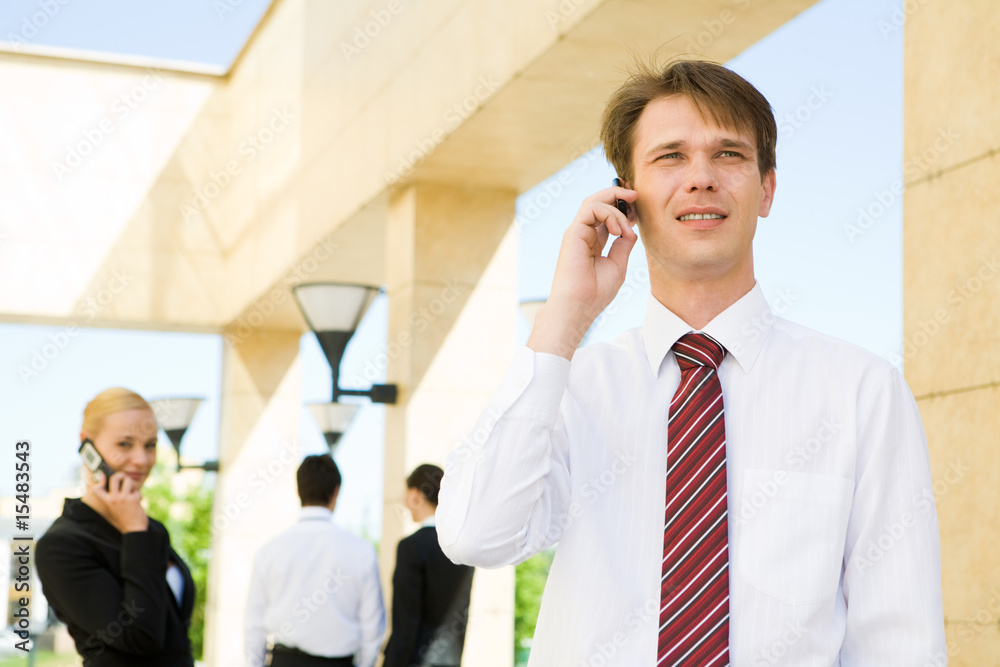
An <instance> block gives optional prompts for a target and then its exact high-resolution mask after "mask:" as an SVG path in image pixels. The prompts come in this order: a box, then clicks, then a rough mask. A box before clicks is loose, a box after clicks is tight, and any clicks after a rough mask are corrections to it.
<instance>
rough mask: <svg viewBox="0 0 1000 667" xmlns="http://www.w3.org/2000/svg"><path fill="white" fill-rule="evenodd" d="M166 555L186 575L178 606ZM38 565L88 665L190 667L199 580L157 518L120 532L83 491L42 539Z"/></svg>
mask: <svg viewBox="0 0 1000 667" xmlns="http://www.w3.org/2000/svg"><path fill="white" fill-rule="evenodd" d="M168 559H169V560H172V561H173V562H174V563H175V564H176V565H177V567H178V569H179V570H180V572H181V574H182V575H183V577H184V593H183V597H182V600H181V604H180V605H179V606H178V604H177V600H176V598H175V597H174V594H173V591H172V590H171V589H170V586H169V585H168V584H167V578H166V573H167V560H168ZM35 565H36V568H37V570H38V578H39V579H40V580H41V582H42V593H43V594H44V595H45V597H46V599H47V600H48V602H49V606H50V607H52V610H53V611H55V613H56V616H57V617H58V618H59V620H61V621H62V622H63V623H65V624H66V626H67V629H68V630H69V634H70V635H71V636H72V637H73V641H75V642H76V650H77V652H79V654H80V655H81V656H82V657H83V664H84V665H85V667H117V666H118V665H143V666H148V667H193V665H194V660H193V659H192V657H191V642H190V641H189V640H188V634H187V630H188V625H189V624H190V622H191V610H192V609H193V608H194V581H193V580H192V579H191V573H190V572H189V571H188V568H187V566H186V565H185V564H184V562H183V561H182V560H181V559H180V556H178V555H177V553H176V552H175V551H174V550H173V549H172V548H171V547H170V536H169V535H168V534H167V529H166V528H164V527H163V524H162V523H160V522H159V521H156V520H155V519H152V518H151V519H150V520H149V530H147V531H145V532H137V533H127V534H125V535H122V534H121V533H119V532H118V530H117V529H115V527H114V526H112V525H111V524H110V523H108V522H107V520H105V519H104V517H102V516H101V515H100V514H98V513H97V512H96V511H94V510H93V509H92V508H91V507H90V506H88V505H87V504H85V503H84V502H83V501H81V500H80V499H79V498H67V499H66V502H65V504H64V505H63V513H62V516H60V517H59V518H58V519H56V520H55V521H54V522H53V523H52V525H51V526H50V527H49V529H48V530H47V531H46V532H45V534H44V535H42V537H41V538H40V539H39V540H38V544H37V546H36V548H35Z"/></svg>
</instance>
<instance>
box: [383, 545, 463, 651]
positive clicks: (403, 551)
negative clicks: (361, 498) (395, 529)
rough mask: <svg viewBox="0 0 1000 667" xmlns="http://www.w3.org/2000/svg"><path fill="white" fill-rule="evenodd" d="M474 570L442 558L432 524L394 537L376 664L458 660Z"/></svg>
mask: <svg viewBox="0 0 1000 667" xmlns="http://www.w3.org/2000/svg"><path fill="white" fill-rule="evenodd" d="M474 571H475V569H474V568H472V567H469V566H468V565H455V564H454V563H452V562H451V561H450V560H448V557H447V556H445V555H444V552H442V551H441V547H440V546H439V545H438V538H437V529H435V528H434V527H433V526H426V527H424V528H421V529H420V530H418V531H417V532H415V533H413V534H412V535H410V536H409V537H406V538H403V539H402V540H400V542H399V546H398V547H397V548H396V571H395V573H393V575H392V636H391V637H390V638H389V643H388V644H386V647H385V662H384V663H382V667H410V666H411V665H449V666H453V665H460V664H461V662H462V647H463V646H464V644H465V626H466V625H467V624H468V622H469V594H470V593H471V591H472V574H473V572H474Z"/></svg>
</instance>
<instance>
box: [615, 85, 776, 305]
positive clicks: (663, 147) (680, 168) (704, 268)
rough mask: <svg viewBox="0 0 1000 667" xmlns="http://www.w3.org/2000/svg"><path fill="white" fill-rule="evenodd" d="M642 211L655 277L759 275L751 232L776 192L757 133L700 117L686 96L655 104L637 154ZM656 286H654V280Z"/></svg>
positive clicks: (640, 130)
mask: <svg viewBox="0 0 1000 667" xmlns="http://www.w3.org/2000/svg"><path fill="white" fill-rule="evenodd" d="M632 162H633V165H634V167H635V172H634V173H635V180H634V182H633V183H631V184H629V185H631V187H632V189H633V190H635V191H637V192H638V193H639V197H638V199H637V201H636V211H637V213H638V217H639V221H640V222H639V230H640V234H641V235H642V240H643V244H644V245H645V247H646V254H647V258H648V259H649V268H650V273H651V275H652V276H654V277H655V278H658V279H664V280H675V281H677V280H679V281H699V282H700V281H706V280H720V279H722V280H725V279H730V278H732V279H734V280H744V281H745V280H748V279H749V280H750V281H751V283H750V284H752V280H753V246H752V242H753V236H754V232H755V231H756V229H757V217H758V216H763V217H766V216H767V214H768V213H769V212H770V210H771V200H772V198H773V196H774V186H775V180H774V171H773V170H772V171H771V172H769V173H768V174H767V175H766V176H765V178H764V179H763V181H762V180H761V177H760V172H759V171H758V168H757V150H756V146H755V142H754V138H753V137H752V136H746V135H744V134H741V133H739V132H737V131H736V130H734V129H731V128H723V127H719V126H717V125H715V124H714V123H713V122H712V121H711V119H705V118H702V116H701V114H700V113H699V112H698V109H697V108H696V107H695V106H694V104H693V103H692V102H691V100H690V99H688V98H687V97H685V96H683V95H674V96H671V97H663V98H659V99H657V100H654V101H652V102H650V103H649V104H648V105H647V106H646V108H645V109H644V110H643V112H642V115H641V116H640V117H639V122H638V124H637V126H636V132H635V145H634V147H633V152H632ZM654 288H655V284H654Z"/></svg>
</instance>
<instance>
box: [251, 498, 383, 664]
mask: <svg viewBox="0 0 1000 667" xmlns="http://www.w3.org/2000/svg"><path fill="white" fill-rule="evenodd" d="M331 516H332V514H331V512H330V510H329V509H327V508H325V507H303V508H302V514H301V516H300V518H299V522H298V523H296V524H295V525H294V526H292V527H291V528H289V529H288V530H286V531H285V532H283V533H281V534H280V535H278V536H277V537H275V538H273V539H272V540H270V541H269V542H268V543H267V544H265V545H264V546H263V547H261V549H260V551H258V552H257V556H256V558H255V559H254V565H253V574H252V575H251V579H250V594H249V596H248V597H247V611H246V618H245V624H244V643H245V647H246V658H247V664H248V665H249V667H260V666H261V665H263V664H264V657H265V651H266V644H267V638H268V637H271V639H272V641H274V642H275V643H278V644H284V645H285V646H288V647H291V648H297V649H299V650H301V651H305V652H306V653H309V654H312V655H316V656H323V657H327V658H336V657H340V656H347V655H356V656H357V664H358V665H359V666H360V667H373V665H374V664H375V658H376V656H377V654H378V648H379V646H380V645H381V643H382V638H383V635H384V634H385V605H384V604H383V602H382V587H381V585H380V583H379V576H378V560H377V558H376V556H375V549H374V547H372V545H371V544H369V543H368V542H366V541H365V540H363V539H361V538H360V537H357V536H355V535H352V534H351V533H349V532H347V531H346V530H344V529H342V528H340V527H338V526H336V525H334V523H333V522H332V521H331V520H330V519H331Z"/></svg>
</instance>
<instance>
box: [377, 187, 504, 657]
mask: <svg viewBox="0 0 1000 667" xmlns="http://www.w3.org/2000/svg"><path fill="white" fill-rule="evenodd" d="M515 198H516V193H515V192H513V191H511V190H497V189H484V188H454V187H447V186H443V185H437V184H433V185H432V184H423V183H418V184H415V185H411V186H408V187H406V188H405V189H402V190H401V191H398V192H396V193H395V194H394V196H393V197H392V200H391V202H390V205H389V215H388V226H387V242H386V248H387V257H386V259H387V261H386V285H387V289H388V296H389V336H388V345H387V349H386V354H387V356H388V358H389V365H388V371H387V376H388V381H389V382H395V383H397V384H398V385H399V388H400V396H399V403H398V404H397V405H395V406H390V407H389V408H388V409H387V410H386V425H385V438H386V443H385V507H384V511H383V519H382V542H381V552H380V567H381V571H382V579H383V587H384V591H385V595H386V600H387V603H390V602H391V600H392V572H393V568H394V567H395V558H396V544H397V543H398V541H399V539H400V538H401V537H403V536H404V535H406V534H408V533H409V532H411V530H412V529H413V528H414V526H413V525H412V523H411V522H410V519H409V515H408V513H407V512H406V510H405V509H404V507H403V504H402V497H403V491H404V480H405V478H406V475H407V474H408V473H409V472H410V471H411V470H412V469H413V468H415V467H416V466H417V465H419V464H421V463H436V464H438V465H441V466H442V467H443V464H444V460H445V458H446V457H447V455H448V454H449V453H450V452H451V450H452V449H453V448H454V447H455V446H456V445H457V444H458V442H459V441H460V440H461V438H462V437H463V436H464V435H465V433H467V432H468V431H469V430H470V429H471V428H472V426H473V423H474V422H475V419H476V417H478V415H479V413H480V412H481V411H482V410H483V409H484V408H485V407H486V404H487V402H488V401H489V398H490V396H491V395H492V393H493V391H494V389H495V388H496V386H497V384H498V383H499V381H500V379H501V377H502V376H503V373H504V372H505V371H506V369H507V366H508V365H509V364H510V361H511V359H512V357H513V354H514V352H515V345H516V342H517V316H518V310H517V239H516V231H515V229H514V227H513V225H512V224H511V223H512V221H513V218H514V201H515ZM513 611H514V570H513V568H504V569H501V570H493V571H488V570H477V572H476V575H475V580H474V584H473V592H472V605H471V609H470V611H469V630H468V635H467V637H466V644H465V657H464V659H463V662H464V663H467V664H470V665H481V666H483V667H494V666H495V667H501V666H502V667H510V665H511V664H513V632H514V614H513Z"/></svg>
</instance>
